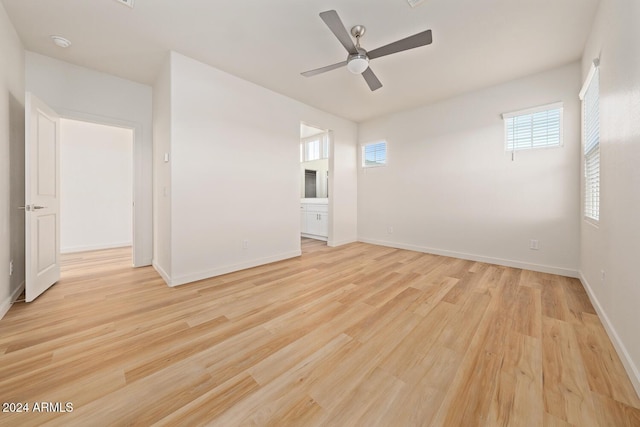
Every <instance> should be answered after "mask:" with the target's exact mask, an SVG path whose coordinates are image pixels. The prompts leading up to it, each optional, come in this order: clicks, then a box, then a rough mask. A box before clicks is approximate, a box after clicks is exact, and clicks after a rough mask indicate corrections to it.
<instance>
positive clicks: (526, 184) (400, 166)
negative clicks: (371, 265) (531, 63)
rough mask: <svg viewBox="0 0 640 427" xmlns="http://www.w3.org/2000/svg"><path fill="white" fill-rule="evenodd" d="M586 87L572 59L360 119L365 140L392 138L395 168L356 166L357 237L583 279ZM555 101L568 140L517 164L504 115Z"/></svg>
mask: <svg viewBox="0 0 640 427" xmlns="http://www.w3.org/2000/svg"><path fill="white" fill-rule="evenodd" d="M579 89H580V67H579V64H577V63H575V64H572V65H569V66H565V67H562V68H559V69H555V70H551V71H548V72H544V73H540V74H536V75H533V76H530V77H527V78H523V79H519V80H515V81H511V82H507V83H503V84H501V85H498V86H494V87H490V88H487V89H484V90H480V91H477V92H472V93H468V94H465V95H462V96H459V97H456V98H452V99H449V100H445V101H442V102H439V103H436V104H432V105H428V106H424V107H421V108H417V109H413V110H410V111H405V112H401V113H397V114H393V115H390V116H387V117H384V118H380V119H376V120H371V121H368V122H365V123H362V124H361V126H360V128H359V139H360V142H361V143H366V142H373V141H377V140H380V139H386V140H387V142H388V166H386V167H378V168H369V169H362V168H359V174H358V237H359V239H360V240H363V241H366V242H371V243H378V244H383V245H389V246H395V247H403V248H408V249H414V250H419V251H425V252H431V253H438V254H444V255H450V256H455V257H460V258H467V259H475V260H481V261H487V262H493V263H496V264H503V265H509V266H515V267H523V268H529V269H532V270H538V271H547V272H553V273H559V274H565V275H569V276H576V275H577V269H578V248H579V244H578V239H579V222H578V218H579V196H578V188H579V177H578V175H579V172H578V170H579V169H578V168H579V158H580V157H579V156H580V155H579V117H580V110H579V102H578V99H577V93H578V91H579ZM557 101H563V102H564V146H563V147H561V148H548V149H539V150H530V151H520V152H517V153H516V156H515V161H512V160H511V154H510V153H505V150H504V122H503V120H502V118H501V114H502V113H505V112H510V111H517V110H521V109H525V108H529V107H535V106H539V105H544V104H549V103H553V102H557ZM389 227H393V232H392V233H389V231H390V229H389ZM530 239H537V240H538V241H539V246H540V249H539V250H537V251H534V250H530V249H529V241H530Z"/></svg>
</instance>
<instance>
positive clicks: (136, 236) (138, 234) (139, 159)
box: [55, 108, 153, 267]
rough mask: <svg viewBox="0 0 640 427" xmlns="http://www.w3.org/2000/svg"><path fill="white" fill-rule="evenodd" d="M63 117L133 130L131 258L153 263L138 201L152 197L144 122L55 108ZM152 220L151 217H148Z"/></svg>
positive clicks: (139, 263)
mask: <svg viewBox="0 0 640 427" xmlns="http://www.w3.org/2000/svg"><path fill="white" fill-rule="evenodd" d="M55 110H56V112H57V113H58V114H59V115H60V118H61V119H68V120H77V121H82V122H89V123H95V124H99V125H106V126H115V127H120V128H126V129H131V130H133V153H132V154H133V206H132V208H131V212H132V216H133V218H132V229H133V236H131V237H132V239H131V241H132V248H131V249H132V250H131V258H132V264H133V266H134V267H144V266H147V265H151V263H150V262H149V260H148V259H145V250H144V249H145V243H147V244H149V245H151V244H152V243H151V242H145V237H144V233H143V227H140V226H139V224H140V223H142V222H144V221H145V217H144V214H143V209H142V208H143V205H144V204H143V203H138V201H140V200H143V199H144V198H145V197H151V195H152V191H153V190H152V189H151V188H145V186H144V185H143V182H144V179H143V176H144V147H143V143H142V124H141V123H137V122H131V121H127V120H121V119H115V118H113V117H106V116H99V115H95V114H89V113H83V112H79V111H73V110H67V109H64V108H55ZM148 220H150V218H149V219H148Z"/></svg>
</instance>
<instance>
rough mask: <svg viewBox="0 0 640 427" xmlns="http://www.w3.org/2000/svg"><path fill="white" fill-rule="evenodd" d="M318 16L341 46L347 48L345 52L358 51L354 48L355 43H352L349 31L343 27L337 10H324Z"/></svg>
mask: <svg viewBox="0 0 640 427" xmlns="http://www.w3.org/2000/svg"><path fill="white" fill-rule="evenodd" d="M320 18H322V20H323V21H324V23H325V24H327V27H329V29H330V30H331V32H332V33H333V34H334V35H335V36H336V38H337V39H338V41H340V43H342V46H344V48H345V49H347V52H349V53H358V51H357V50H356V45H354V44H353V40H351V36H350V35H349V32H348V31H347V29H346V28H345V27H344V24H343V23H342V21H341V20H340V17H339V16H338V12H336V11H335V10H327V11H326V12H321V13H320Z"/></svg>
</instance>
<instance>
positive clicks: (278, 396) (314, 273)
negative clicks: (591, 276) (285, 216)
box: [0, 240, 640, 427]
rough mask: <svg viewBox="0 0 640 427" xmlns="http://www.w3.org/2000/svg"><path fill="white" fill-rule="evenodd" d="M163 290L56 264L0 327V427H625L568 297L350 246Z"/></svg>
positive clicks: (623, 411)
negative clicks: (51, 282)
mask: <svg viewBox="0 0 640 427" xmlns="http://www.w3.org/2000/svg"><path fill="white" fill-rule="evenodd" d="M303 252H304V254H303V255H302V257H299V258H296V259H292V260H288V261H283V262H279V263H275V264H270V265H267V266H262V267H258V268H254V269H250V270H245V271H242V272H237V273H233V274H229V275H225V276H222V277H218V278H214V279H210V280H206V281H202V282H198V283H195V284H190V285H184V286H181V287H177V288H169V287H167V286H166V285H165V284H164V283H163V282H162V280H161V279H160V277H159V276H158V275H157V274H156V273H155V271H154V270H153V269H152V268H140V269H133V268H131V267H129V264H130V261H129V256H130V254H129V252H128V251H123V250H107V251H98V252H91V253H85V254H75V255H70V256H66V257H65V260H64V272H63V279H62V280H61V281H60V282H59V283H58V284H57V285H55V286H54V287H53V288H51V289H50V290H49V291H47V292H46V293H45V294H44V295H42V296H41V297H40V298H39V299H38V300H36V301H35V302H33V303H30V304H25V303H19V304H16V305H14V306H13V307H12V308H11V310H10V311H9V313H7V315H6V316H5V318H4V319H2V320H1V321H0V398H1V400H2V401H3V402H29V403H30V404H31V405H32V404H33V402H42V401H45V402H61V403H63V404H64V403H66V402H71V403H72V404H73V412H71V413H37V414H36V413H26V414H25V413H22V414H8V413H0V424H2V425H20V426H28V425H40V424H43V423H50V424H51V425H65V426H69V425H79V426H99V425H131V424H135V425H149V424H153V423H157V424H158V425H167V426H173V425H198V424H212V425H220V426H246V425H253V424H256V425H277V426H283V425H303V426H307V425H309V426H314V425H330V426H355V425H361V426H375V425H380V426H414V425H415V426H417V425H424V426H456V427H457V426H502V425H508V426H542V425H545V426H568V425H573V426H639V425H640V409H639V408H640V400H639V399H638V397H637V395H636V394H635V392H634V390H633V388H632V386H631V383H630V381H629V379H628V377H627V376H626V374H625V371H624V369H623V367H622V365H621V362H620V361H619V359H618V357H617V355H616V353H615V351H614V349H613V347H612V345H611V343H610V341H609V339H608V338H607V335H606V333H605V331H604V329H603V327H602V324H601V323H600V320H599V319H598V317H597V315H596V314H595V312H594V309H593V307H592V306H591V304H590V302H589V299H588V297H587V295H586V294H585V291H584V289H583V288H582V286H581V284H580V283H579V282H578V281H577V280H574V279H568V278H564V277H559V276H553V275H549V274H541V273H533V272H530V271H523V270H519V269H513V268H506V267H500V266H495V265H489V264H483V263H478V262H471V261H464V260H458V259H453V258H446V257H440V256H433V255H427V254H421V253H416V252H411V251H405V250H397V249H391V248H384V247H379V246H373V245H368V244H362V243H355V244H350V245H346V246H343V247H340V248H329V247H327V246H326V245H325V244H324V242H316V241H313V240H304V242H303Z"/></svg>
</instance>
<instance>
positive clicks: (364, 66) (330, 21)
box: [301, 10, 433, 91]
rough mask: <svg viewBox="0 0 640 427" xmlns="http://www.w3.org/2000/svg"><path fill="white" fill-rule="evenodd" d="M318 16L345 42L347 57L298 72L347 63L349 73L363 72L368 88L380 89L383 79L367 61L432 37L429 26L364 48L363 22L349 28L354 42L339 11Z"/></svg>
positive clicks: (311, 72) (307, 74) (428, 41)
mask: <svg viewBox="0 0 640 427" xmlns="http://www.w3.org/2000/svg"><path fill="white" fill-rule="evenodd" d="M320 18H322V20H323V21H324V23H325V24H327V26H328V27H329V29H330V30H331V32H332V33H333V34H334V35H335V36H336V38H337V39H338V41H340V43H342V46H344V48H345V49H347V52H349V54H348V56H347V60H346V61H342V62H338V63H337V64H332V65H327V66H326V67H322V68H316V69H315V70H309V71H305V72H304V73H301V74H302V75H303V76H305V77H311V76H315V75H316V74H320V73H324V72H326V71H331V70H335V69H336V68H340V67H343V66H345V65H346V66H347V69H348V70H349V71H351V72H352V73H354V74H362V77H364V79H365V81H366V82H367V84H368V85H369V89H371V90H372V91H373V90H376V89H380V88H381V87H382V83H380V80H378V78H377V77H376V75H375V74H373V71H371V68H370V67H369V61H370V60H371V59H376V58H380V57H381V56H386V55H391V54H392V53H397V52H402V51H403V50H408V49H413V48H416V47H420V46H426V45H428V44H431V42H432V41H433V39H432V37H431V30H427V31H422V32H420V33H418V34H414V35H412V36H409V37H407V38H404V39H402V40H398V41H395V42H393V43H389V44H388V45H385V46H382V47H379V48H377V49H374V50H372V51H370V52H367V51H366V50H364V49H363V48H362V47H360V37H362V36H363V35H364V33H365V31H366V28H365V27H364V26H363V25H356V26H355V27H353V28H351V35H352V36H353V37H355V39H356V44H355V45H354V44H353V41H352V40H351V37H350V36H349V33H348V32H347V29H346V28H345V26H344V24H343V23H342V21H341V20H340V17H339V16H338V12H336V11H335V10H327V11H326V12H322V13H320Z"/></svg>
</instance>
